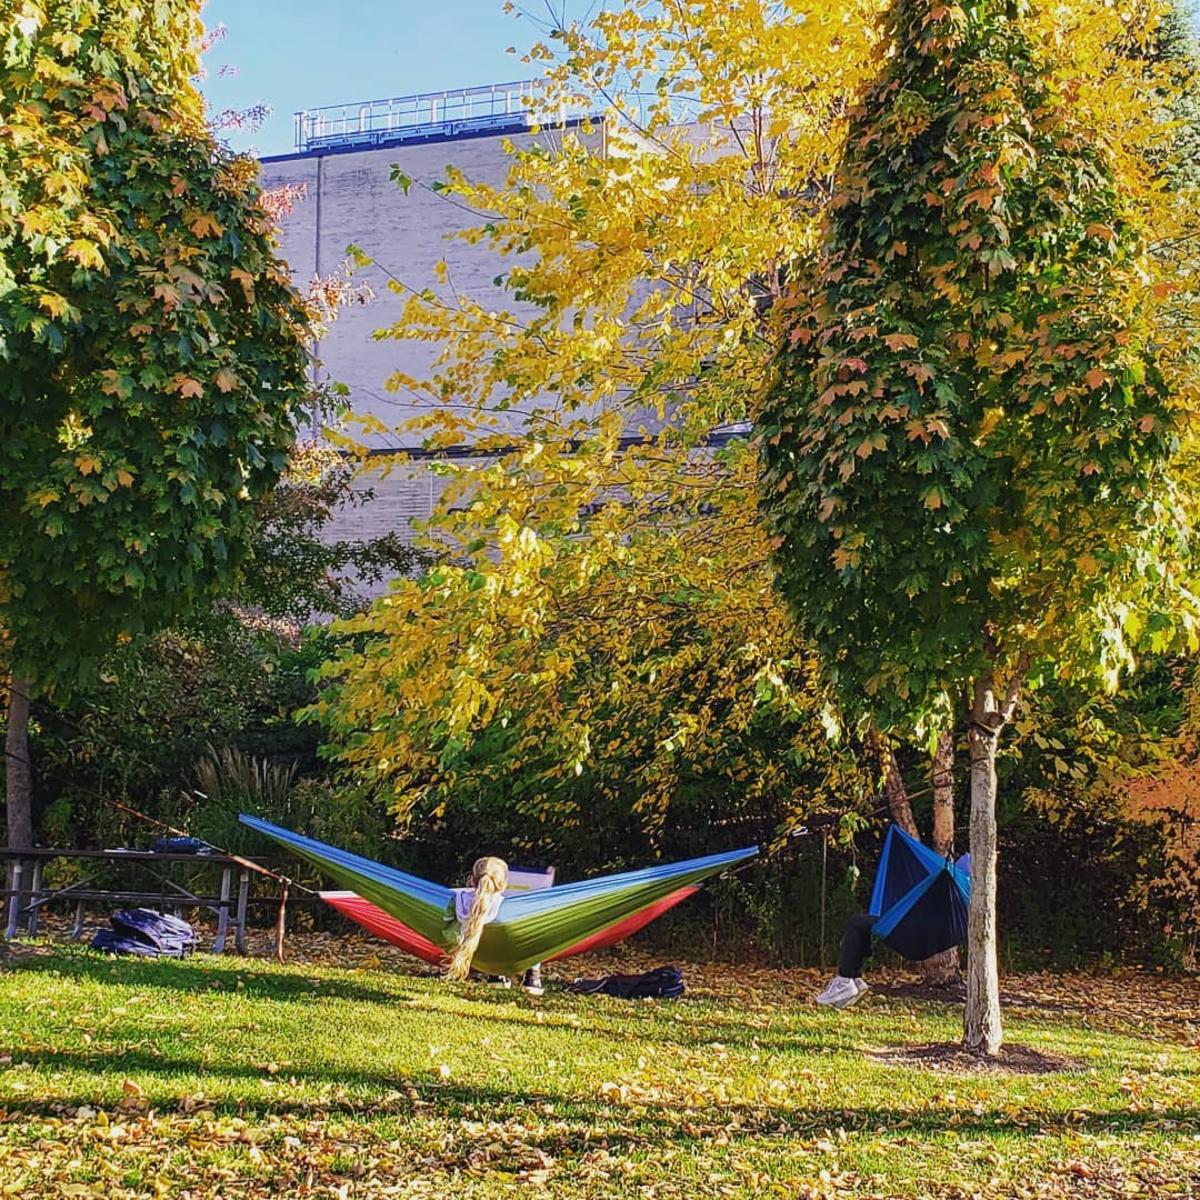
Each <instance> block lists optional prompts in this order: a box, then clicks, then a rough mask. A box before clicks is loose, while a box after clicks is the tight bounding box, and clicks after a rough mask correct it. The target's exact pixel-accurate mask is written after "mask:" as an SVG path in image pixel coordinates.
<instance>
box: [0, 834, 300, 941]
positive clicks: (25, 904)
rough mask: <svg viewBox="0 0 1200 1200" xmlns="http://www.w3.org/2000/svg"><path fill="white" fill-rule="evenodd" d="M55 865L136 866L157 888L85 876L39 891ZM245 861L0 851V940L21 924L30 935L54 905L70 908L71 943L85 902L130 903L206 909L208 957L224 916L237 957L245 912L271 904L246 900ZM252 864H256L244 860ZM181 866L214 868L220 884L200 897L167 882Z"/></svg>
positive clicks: (221, 936) (168, 854) (140, 853)
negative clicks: (2, 914) (2, 867)
mask: <svg viewBox="0 0 1200 1200" xmlns="http://www.w3.org/2000/svg"><path fill="white" fill-rule="evenodd" d="M55 860H69V861H77V862H82V863H84V864H86V865H87V866H90V867H91V868H92V873H93V875H94V873H95V871H96V870H97V869H99V868H100V867H102V866H103V867H108V866H112V865H120V866H125V867H136V868H138V869H139V871H140V872H141V873H142V874H143V875H150V876H153V877H154V878H155V879H156V880H157V881H158V884H159V887H158V890H157V891H150V890H136V889H114V888H105V887H99V886H91V887H89V886H88V885H89V884H90V883H92V877H91V876H89V875H85V876H84V877H83V878H81V879H77V880H76V881H75V882H73V883H69V884H66V885H65V886H63V887H57V888H47V887H45V886H44V881H43V880H44V871H45V867H46V865H47V864H48V863H50V862H53V861H55ZM246 861H247V860H246V859H244V858H243V859H239V858H235V857H232V856H230V855H226V854H189V853H183V852H180V851H157V850H120V849H118V850H55V849H41V848H35V849H28V850H7V849H0V862H4V863H6V864H7V873H6V874H7V881H8V882H7V886H6V888H5V890H4V892H3V893H0V896H2V897H3V900H4V902H5V908H6V909H7V919H6V921H5V929H4V937H5V939H6V940H9V941H11V940H12V939H13V938H14V937H16V936H17V933H18V930H19V929H20V927H21V925H22V922H23V923H24V925H25V932H26V933H28V934H29V935H30V936H33V935H36V933H37V931H38V920H39V917H40V915H41V912H42V909H43V908H45V907H46V906H47V905H50V904H54V903H57V902H60V901H66V902H71V903H74V905H75V924H74V927H73V928H72V930H71V937H72V939H75V940H78V939H79V938H80V937H81V936H82V934H83V915H84V909H85V907H86V905H88V904H89V903H92V904H94V903H107V904H134V905H139V906H145V907H150V906H158V907H160V908H174V909H179V908H206V909H208V910H209V911H210V912H212V913H214V914H215V915H216V918H217V934H216V937H215V938H214V939H213V946H212V949H213V953H214V954H222V953H224V950H225V944H226V941H227V938H228V935H229V923H230V916H231V914H232V917H233V927H234V947H235V948H236V950H237V952H238V953H239V954H245V953H246V910H247V908H248V907H249V906H250V905H252V904H255V905H259V904H270V905H277V904H278V903H279V900H278V898H277V897H273V896H260V897H252V896H251V895H250V869H249V868H248V867H247V866H246V865H245V864H246ZM249 861H251V862H258V861H259V860H257V859H251V860H249ZM178 863H187V864H188V865H189V866H191V867H211V868H219V869H220V872H221V882H220V887H219V891H218V894H217V895H216V896H201V895H197V894H196V893H194V892H192V891H190V890H189V889H188V888H186V887H184V886H183V885H182V884H180V883H177V882H176V881H175V880H173V879H171V878H169V877H168V874H167V871H168V870H169V868H170V867H171V866H172V865H173V864H178ZM235 871H236V872H237V896H236V898H235V897H234V896H233V878H234V872H235Z"/></svg>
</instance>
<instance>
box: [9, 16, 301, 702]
mask: <svg viewBox="0 0 1200 1200" xmlns="http://www.w3.org/2000/svg"><path fill="white" fill-rule="evenodd" d="M198 8H199V6H198V4H196V3H194V2H192V0H157V2H156V3H154V4H151V5H149V6H147V5H144V4H140V3H133V2H132V0H53V2H51V3H47V4H44V5H40V6H39V5H35V4H33V3H17V4H15V5H14V3H12V2H11V0H10V3H8V4H7V6H6V8H5V13H6V15H5V19H4V22H3V24H2V25H0V361H2V364H3V372H4V392H3V395H2V396H0V623H2V624H3V626H4V628H5V630H6V632H7V634H8V636H9V638H10V639H11V641H12V652H11V659H12V661H11V665H12V668H13V670H14V672H15V673H16V674H18V675H26V674H27V675H30V676H32V677H33V678H34V679H35V680H36V681H37V682H38V683H39V684H41V685H49V684H53V683H55V682H56V681H58V680H64V681H68V682H69V681H71V680H73V679H75V678H77V677H78V676H79V675H80V674H81V672H83V671H84V670H85V669H86V668H88V667H90V666H94V665H95V663H96V661H97V660H98V659H99V657H100V656H101V655H102V654H103V653H104V652H105V651H106V650H107V649H108V648H109V647H110V646H111V645H112V643H113V641H114V639H118V638H120V637H124V636H129V635H132V634H136V633H139V632H142V631H144V630H150V629H153V628H155V627H158V626H161V625H162V624H164V623H166V622H167V621H169V620H171V619H173V618H175V617H177V616H179V615H180V614H181V613H183V612H186V611H187V610H188V609H189V608H190V607H192V606H194V605H196V604H197V603H198V602H199V600H200V599H201V598H203V597H205V596H207V595H209V594H211V592H212V590H213V589H214V588H215V587H216V586H217V585H218V584H219V583H221V582H222V581H225V580H228V579H229V578H230V577H231V576H232V573H233V572H234V570H235V569H236V567H237V565H238V563H239V562H240V561H241V560H242V559H243V558H244V555H245V541H246V534H247V532H248V530H249V529H250V527H251V524H252V522H253V518H254V502H255V501H256V500H258V499H259V498H261V497H262V496H264V495H265V494H266V493H267V492H268V491H269V490H270V488H271V487H272V486H273V484H274V483H275V481H276V480H277V479H278V477H279V475H280V473H281V472H282V471H283V469H284V466H285V464H286V459H287V452H288V448H289V447H290V446H291V444H292V441H293V438H294V427H295V421H296V419H297V416H298V415H299V413H300V411H301V409H302V407H303V405H304V404H305V403H306V397H307V395H308V381H307V376H306V366H307V355H306V351H305V348H304V347H305V341H306V331H307V326H308V313H307V311H306V309H305V308H304V306H303V305H302V303H301V301H300V299H299V297H298V296H297V294H296V293H295V292H294V291H293V289H292V287H291V285H290V283H289V282H288V278H287V271H286V268H285V266H284V264H283V263H282V262H281V261H280V260H279V259H278V258H277V257H276V255H275V252H274V238H273V233H272V223H271V220H270V218H269V216H268V214H267V212H266V211H265V210H264V209H263V207H262V205H261V203H260V199H261V193H260V190H259V187H258V184H257V182H256V180H255V168H254V167H253V166H252V164H250V163H248V162H246V161H245V160H239V159H235V158H231V157H229V156H228V155H226V154H225V153H224V152H222V151H221V150H220V149H219V148H218V147H217V146H216V145H215V144H214V142H213V139H212V137H211V136H210V135H209V133H208V132H207V130H205V128H204V126H203V122H202V119H201V112H200V104H199V98H198V96H197V94H196V93H195V90H194V88H193V87H192V85H191V84H190V82H189V77H190V76H191V75H192V74H194V73H195V70H196V57H195V55H196V47H197V37H198V33H199V21H198V16H197V14H198Z"/></svg>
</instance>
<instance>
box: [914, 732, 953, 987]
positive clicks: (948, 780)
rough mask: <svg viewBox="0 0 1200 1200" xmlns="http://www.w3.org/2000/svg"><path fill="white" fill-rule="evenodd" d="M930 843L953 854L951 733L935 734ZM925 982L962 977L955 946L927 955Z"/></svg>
mask: <svg viewBox="0 0 1200 1200" xmlns="http://www.w3.org/2000/svg"><path fill="white" fill-rule="evenodd" d="M930 845H931V846H932V847H933V848H934V850H936V851H937V852H938V853H939V854H941V855H951V854H953V853H954V734H953V733H943V734H941V735H940V736H939V737H938V743H937V750H936V751H935V752H934V755H933V839H932V841H931V842H930ZM921 973H922V975H923V976H924V979H925V982H926V983H927V984H930V985H931V986H933V987H949V986H951V985H952V984H956V983H958V981H959V979H960V978H961V977H962V976H961V973H960V971H959V969H958V948H957V947H952V948H951V949H949V950H943V951H942V953H941V954H935V955H934V956H933V957H932V958H927V959H926V960H925V961H924V962H923V963H922V964H921Z"/></svg>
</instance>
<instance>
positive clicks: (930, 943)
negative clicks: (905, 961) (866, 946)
mask: <svg viewBox="0 0 1200 1200" xmlns="http://www.w3.org/2000/svg"><path fill="white" fill-rule="evenodd" d="M969 864H970V855H967V854H964V855H963V856H962V858H960V859H959V860H958V862H951V861H950V859H948V858H943V857H942V855H940V854H938V852H937V851H936V850H931V849H930V848H929V847H928V846H923V845H922V844H921V843H920V842H918V841H917V839H916V838H914V837H910V836H909V835H908V834H907V833H905V832H904V830H903V829H901V828H900V827H899V826H898V825H893V826H892V827H891V828H890V829H889V830H888V834H887V838H886V839H885V840H884V843H883V856H882V857H881V858H880V860H879V872H878V874H877V875H876V876H875V890H874V891H873V892H872V893H871V910H870V912H871V916H873V917H875V918H877V919H876V921H875V924H874V926H873V927H872V929H871V934H872V936H873V937H876V938H878V939H879V940H880V941H881V942H883V943H884V944H885V945H888V946H890V947H891V948H892V949H893V950H895V951H896V953H897V954H902V955H903V956H904V957H905V958H909V959H915V960H920V959H923V958H930V957H932V956H933V955H935V954H940V953H941V952H942V951H943V950H949V949H950V948H951V947H952V946H958V945H961V944H962V943H963V942H965V941H966V939H967V909H968V907H969V905H970V902H971V876H970V874H969Z"/></svg>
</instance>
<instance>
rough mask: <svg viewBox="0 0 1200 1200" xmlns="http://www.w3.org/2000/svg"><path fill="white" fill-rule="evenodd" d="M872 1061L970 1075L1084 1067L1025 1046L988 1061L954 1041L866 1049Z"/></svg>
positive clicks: (1050, 1071) (1008, 1049)
mask: <svg viewBox="0 0 1200 1200" xmlns="http://www.w3.org/2000/svg"><path fill="white" fill-rule="evenodd" d="M867 1057H868V1058H873V1059H874V1060H875V1061H876V1062H882V1063H888V1064H891V1065H894V1066H899V1067H923V1068H924V1069H925V1070H927V1071H953V1072H955V1073H956V1074H974V1075H1052V1074H1054V1073H1055V1072H1057V1071H1081V1070H1083V1069H1084V1066H1085V1064H1084V1063H1082V1062H1081V1061H1080V1060H1079V1059H1075V1058H1067V1057H1066V1056H1065V1055H1062V1054H1043V1053H1042V1052H1041V1051H1040V1050H1033V1049H1031V1048H1030V1047H1029V1046H1004V1047H1002V1048H1001V1050H1000V1053H999V1054H997V1055H994V1056H993V1057H991V1058H987V1057H984V1056H982V1055H978V1054H970V1053H968V1052H967V1051H966V1050H964V1049H963V1048H962V1046H961V1045H959V1044H958V1043H957V1042H929V1043H927V1044H925V1045H921V1046H893V1047H889V1048H888V1049H887V1050H868V1051H867Z"/></svg>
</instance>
